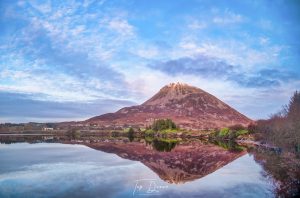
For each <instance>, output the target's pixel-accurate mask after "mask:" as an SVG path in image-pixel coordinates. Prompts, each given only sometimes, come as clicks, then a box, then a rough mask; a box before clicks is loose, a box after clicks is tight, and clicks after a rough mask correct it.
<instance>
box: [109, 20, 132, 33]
mask: <svg viewBox="0 0 300 198" xmlns="http://www.w3.org/2000/svg"><path fill="white" fill-rule="evenodd" d="M108 28H110V29H111V30H114V31H116V32H117V33H119V34H121V35H124V36H132V35H134V28H133V26H132V25H130V24H129V23H128V21H126V20H124V19H112V20H110V21H109V22H108Z"/></svg>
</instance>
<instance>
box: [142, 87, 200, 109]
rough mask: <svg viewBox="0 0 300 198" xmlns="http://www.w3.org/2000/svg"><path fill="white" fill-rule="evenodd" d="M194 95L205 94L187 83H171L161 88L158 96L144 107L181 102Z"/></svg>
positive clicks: (148, 101)
mask: <svg viewBox="0 0 300 198" xmlns="http://www.w3.org/2000/svg"><path fill="white" fill-rule="evenodd" d="M192 93H204V91H203V90H201V89H199V88H196V87H193V86H190V85H188V84H186V83H180V82H177V83H170V84H168V85H166V86H164V87H163V88H161V89H160V90H159V92H158V93H157V94H155V95H154V96H153V97H152V98H150V99H149V100H147V101H146V102H145V103H144V104H143V105H159V104H160V105H163V104H166V103H168V102H169V101H171V100H180V99H182V98H184V97H186V96H187V95H189V94H192Z"/></svg>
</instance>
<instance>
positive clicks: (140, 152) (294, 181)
mask: <svg viewBox="0 0 300 198" xmlns="http://www.w3.org/2000/svg"><path fill="white" fill-rule="evenodd" d="M0 142H1V143H5V144H11V143H17V142H28V143H40V142H47V143H63V144H82V145H85V146H87V147H90V148H92V149H95V150H99V151H103V152H106V153H112V154H116V155H118V156H119V157H121V158H124V159H128V160H133V161H139V162H141V163H142V164H144V165H145V166H146V167H148V168H149V169H151V170H152V171H153V172H154V173H155V174H157V175H158V176H159V178H161V179H162V180H163V181H165V182H167V183H169V184H185V183H190V182H192V181H196V180H199V179H200V178H203V177H205V176H208V175H211V173H213V172H215V171H216V170H219V169H221V168H222V167H224V166H225V165H227V164H229V163H230V162H233V161H234V160H235V159H237V158H240V157H241V156H243V155H245V154H247V153H250V155H253V156H254V159H255V161H256V162H257V163H258V164H260V165H261V167H263V168H264V172H263V177H266V178H268V180H269V182H271V183H273V186H274V187H275V189H274V190H275V191H274V193H276V194H277V196H283V197H289V196H290V195H296V194H297V193H298V192H299V191H298V190H299V178H300V174H299V173H300V168H299V165H300V163H299V158H297V156H292V155H290V154H286V153H284V152H283V153H275V152H272V151H267V150H264V149H257V148H248V149H245V148H244V147H241V146H239V145H235V144H224V143H215V144H216V145H215V144H211V143H208V142H204V141H200V140H197V139H187V140H181V139H155V138H154V139H153V138H146V139H133V140H129V139H127V138H121V137H119V138H112V137H86V138H84V137H81V138H77V139H73V138H70V137H66V136H60V137H58V136H0ZM217 145H218V146H217ZM248 155H249V154H248ZM287 158H288V159H289V160H287ZM247 171H249V170H247ZM250 171H251V170H250ZM250 197H251V196H250Z"/></svg>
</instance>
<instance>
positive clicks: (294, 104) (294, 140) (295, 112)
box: [251, 91, 300, 153]
mask: <svg viewBox="0 0 300 198" xmlns="http://www.w3.org/2000/svg"><path fill="white" fill-rule="evenodd" d="M251 130H252V131H255V132H256V133H255V135H256V138H257V139H259V140H262V141H265V142H266V143H269V144H273V145H276V146H279V147H281V148H283V149H287V150H288V151H291V152H295V153H299V152H300V92H299V91H296V92H295V93H294V95H293V96H292V97H291V99H290V102H289V104H288V105H286V106H284V107H283V109H282V110H281V111H280V112H278V113H276V114H274V115H272V116H271V117H270V119H268V120H259V121H257V124H256V125H255V126H254V125H251Z"/></svg>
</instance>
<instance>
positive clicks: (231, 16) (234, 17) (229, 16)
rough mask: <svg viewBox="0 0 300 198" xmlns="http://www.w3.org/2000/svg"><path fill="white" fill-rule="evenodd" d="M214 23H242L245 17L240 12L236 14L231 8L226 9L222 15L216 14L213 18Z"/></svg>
mask: <svg viewBox="0 0 300 198" xmlns="http://www.w3.org/2000/svg"><path fill="white" fill-rule="evenodd" d="M212 21H213V23H216V24H220V25H227V24H234V23H241V22H243V21H244V17H243V16H242V15H240V14H235V13H233V12H231V11H229V10H226V11H225V13H224V14H223V15H222V16H215V17H213V19H212Z"/></svg>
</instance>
